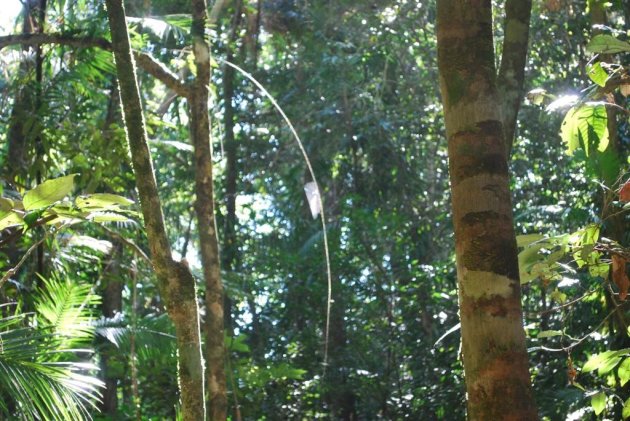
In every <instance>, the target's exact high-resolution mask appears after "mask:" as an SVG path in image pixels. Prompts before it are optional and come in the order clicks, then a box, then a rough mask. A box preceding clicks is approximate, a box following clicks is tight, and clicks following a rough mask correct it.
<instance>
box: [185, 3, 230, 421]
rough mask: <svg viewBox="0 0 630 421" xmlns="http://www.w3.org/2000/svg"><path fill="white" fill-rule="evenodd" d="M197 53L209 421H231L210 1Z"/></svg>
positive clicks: (200, 15) (200, 12)
mask: <svg viewBox="0 0 630 421" xmlns="http://www.w3.org/2000/svg"><path fill="white" fill-rule="evenodd" d="M192 19H193V21H192V27H191V34H192V39H193V52H194V55H195V67H196V68H197V77H196V78H195V81H194V86H193V88H192V91H191V95H190V114H191V122H190V131H191V135H192V141H193V145H194V148H195V153H194V167H195V193H196V196H197V198H196V201H195V212H196V213H197V227H198V228H199V243H200V248H201V263H202V264H203V275H204V279H205V282H206V361H207V364H208V371H207V385H208V393H209V401H208V418H209V419H210V420H212V421H223V420H225V419H226V418H227V387H226V378H225V367H224V362H225V345H224V338H223V335H224V333H223V332H224V321H223V319H224V311H223V284H222V282H221V270H220V263H219V262H220V260H219V241H218V238H217V227H216V221H215V217H214V186H213V177H212V143H211V141H210V121H209V117H208V92H209V90H208V87H209V84H210V47H209V45H208V41H207V40H206V35H205V29H206V23H207V21H208V13H207V6H206V1H205V0H193V1H192Z"/></svg>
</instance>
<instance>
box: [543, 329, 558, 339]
mask: <svg viewBox="0 0 630 421" xmlns="http://www.w3.org/2000/svg"><path fill="white" fill-rule="evenodd" d="M562 335H564V333H562V331H561V330H543V331H542V332H540V333H539V334H538V336H537V338H539V339H540V338H551V337H552V336H562Z"/></svg>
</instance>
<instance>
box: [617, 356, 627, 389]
mask: <svg viewBox="0 0 630 421" xmlns="http://www.w3.org/2000/svg"><path fill="white" fill-rule="evenodd" d="M617 374H618V375H619V383H620V384H621V386H622V387H623V386H624V385H625V384H626V383H628V380H630V358H626V359H625V360H623V362H622V363H621V364H620V365H619V368H618V369H617Z"/></svg>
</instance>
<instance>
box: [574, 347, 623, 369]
mask: <svg viewBox="0 0 630 421" xmlns="http://www.w3.org/2000/svg"><path fill="white" fill-rule="evenodd" d="M628 353H630V348H624V349H620V350H617V351H604V352H600V353H599V354H594V355H591V356H590V358H589V359H588V361H586V364H584V367H582V373H590V372H591V371H594V370H598V369H600V368H601V367H604V365H606V364H609V362H608V361H609V360H611V359H613V360H614V359H616V358H617V357H620V356H622V355H628ZM617 362H619V361H617Z"/></svg>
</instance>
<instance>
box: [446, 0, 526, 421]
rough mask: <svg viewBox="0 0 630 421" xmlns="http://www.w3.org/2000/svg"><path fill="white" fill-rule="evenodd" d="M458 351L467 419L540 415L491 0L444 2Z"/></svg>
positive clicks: (521, 418)
mask: <svg viewBox="0 0 630 421" xmlns="http://www.w3.org/2000/svg"><path fill="white" fill-rule="evenodd" d="M437 22H438V32H437V36H438V67H439V72H440V87H441V91H442V96H443V103H444V118H445V123H446V134H447V138H448V153H449V171H450V179H451V192H452V206H453V222H454V227H455V251H456V256H457V278H458V285H459V304H460V317H461V326H462V327H461V332H462V353H463V360H464V371H465V376H466V390H467V392H468V417H469V419H471V420H535V419H537V418H538V417H537V412H536V406H535V403H534V398H533V393H532V389H531V383H530V375H529V370H528V359H527V349H526V346H525V332H524V330H523V324H522V309H521V302H520V298H521V289H520V282H519V269H518V259H517V247H516V236H515V233H514V227H513V215H512V205H511V199H510V191H509V180H508V166H507V155H506V144H505V143H506V142H505V134H504V128H503V124H502V114H503V113H502V110H501V102H500V97H499V94H498V91H497V83H496V80H497V75H496V71H495V66H494V62H495V61H494V59H495V57H494V45H493V37H492V4H491V1H490V0H477V1H474V2H471V1H468V0H441V1H439V2H438V12H437Z"/></svg>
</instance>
